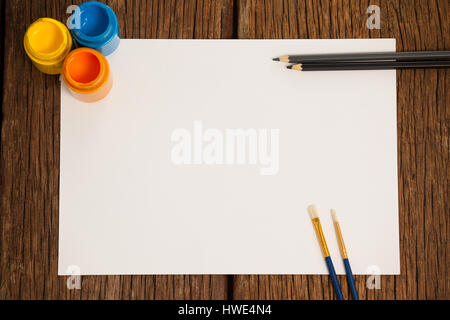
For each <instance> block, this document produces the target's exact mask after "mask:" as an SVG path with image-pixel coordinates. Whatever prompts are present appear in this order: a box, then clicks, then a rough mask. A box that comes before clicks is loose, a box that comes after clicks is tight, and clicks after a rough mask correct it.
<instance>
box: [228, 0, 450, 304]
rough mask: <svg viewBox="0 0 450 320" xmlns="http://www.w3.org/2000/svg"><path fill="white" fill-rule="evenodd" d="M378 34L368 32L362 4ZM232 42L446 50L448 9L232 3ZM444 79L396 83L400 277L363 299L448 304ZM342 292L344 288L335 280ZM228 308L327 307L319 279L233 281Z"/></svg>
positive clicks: (326, 290) (307, 1)
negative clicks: (358, 43)
mask: <svg viewBox="0 0 450 320" xmlns="http://www.w3.org/2000/svg"><path fill="white" fill-rule="evenodd" d="M372 4H376V5H379V6H380V8H381V30H369V29H368V28H367V27H366V20H367V17H368V14H367V13H366V10H367V7H368V6H369V5H372ZM238 9H239V16H238V37H239V38H251V39H254V38H263V39H265V38H300V39H303V38H369V37H375V38H377V37H384V38H396V39H397V50H399V51H406V50H449V48H450V37H449V30H448V29H449V24H448V23H447V20H448V17H449V5H448V1H447V0H433V1H425V0H415V1H407V0H402V1H396V0H379V1H370V2H369V1H363V0H361V1H353V0H332V1H326V0H321V1H313V0H283V1H276V0H265V1H260V0H240V1H239V2H238ZM449 79H450V77H449V71H448V70H415V71H414V70H405V71H399V72H398V73H397V83H398V111H397V114H398V152H399V158H398V166H399V209H400V213H399V214H400V217H399V218H400V254H401V275H400V276H382V281H381V282H382V283H381V290H368V289H367V288H366V281H367V277H364V276H357V277H356V282H357V286H358V289H359V293H360V297H361V298H362V299H436V298H440V299H448V298H449V290H448V289H449V280H448V268H447V267H446V266H448V263H449V245H448V234H449V225H448V212H449V211H448V210H449V208H448V156H449V142H448V121H449V114H450V113H449V107H448V105H449V102H450V101H449V94H448V91H449V90H448V84H449ZM339 280H340V282H341V285H342V287H343V291H344V293H346V296H348V287H347V284H346V280H345V278H344V277H340V279H339ZM233 293H234V294H233V298H235V299H279V298H281V299H330V298H334V293H333V291H332V287H331V284H330V282H329V280H328V277H325V276H276V277H274V276H256V275H255V276H235V277H234V290H233Z"/></svg>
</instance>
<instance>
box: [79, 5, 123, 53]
mask: <svg viewBox="0 0 450 320" xmlns="http://www.w3.org/2000/svg"><path fill="white" fill-rule="evenodd" d="M77 13H78V14H80V22H81V24H80V27H81V28H80V29H73V30H72V33H73V34H74V37H75V39H76V40H77V41H78V42H79V43H80V44H82V45H85V46H87V47H102V46H103V45H104V44H106V43H107V42H108V41H110V40H111V39H113V38H114V37H115V36H116V35H117V34H118V31H119V26H118V22H117V17H116V14H115V13H114V11H113V10H112V9H111V8H110V7H109V6H107V5H105V4H103V3H100V2H98V1H88V2H85V3H83V4H81V5H80V6H79V11H78V12H77ZM77 13H76V14H77Z"/></svg>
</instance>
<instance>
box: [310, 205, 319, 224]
mask: <svg viewBox="0 0 450 320" xmlns="http://www.w3.org/2000/svg"><path fill="white" fill-rule="evenodd" d="M308 212H309V216H310V217H311V220H314V219H316V218H318V217H319V215H318V213H317V208H316V206H315V205H310V206H309V207H308Z"/></svg>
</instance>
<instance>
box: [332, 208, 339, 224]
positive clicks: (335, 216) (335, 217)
mask: <svg viewBox="0 0 450 320" xmlns="http://www.w3.org/2000/svg"><path fill="white" fill-rule="evenodd" d="M331 217H332V218H333V221H334V222H338V218H337V214H336V210H334V209H331Z"/></svg>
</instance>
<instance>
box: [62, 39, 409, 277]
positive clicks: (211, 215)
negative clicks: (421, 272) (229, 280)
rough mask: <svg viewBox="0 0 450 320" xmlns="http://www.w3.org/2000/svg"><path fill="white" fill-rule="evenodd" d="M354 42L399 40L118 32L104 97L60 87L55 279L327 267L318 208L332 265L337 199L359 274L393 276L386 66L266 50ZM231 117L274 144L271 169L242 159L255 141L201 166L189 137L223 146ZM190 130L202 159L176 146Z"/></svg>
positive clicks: (389, 75)
mask: <svg viewBox="0 0 450 320" xmlns="http://www.w3.org/2000/svg"><path fill="white" fill-rule="evenodd" d="M363 51H364V52H373V51H395V40H394V39H378V40H122V41H121V44H120V48H119V50H118V51H117V52H116V53H114V54H113V55H112V56H110V57H108V60H109V61H110V64H111V70H112V73H113V76H114V86H113V89H112V91H111V93H110V95H109V96H108V97H107V98H106V99H104V100H102V101H100V102H98V103H95V104H84V103H81V102H79V101H77V100H75V99H74V98H72V97H71V95H70V94H69V93H68V91H67V89H66V88H65V87H64V85H62V88H61V158H60V162H61V170H60V175H61V176H60V217H59V227H60V228H59V271H58V272H59V274H60V275H66V274H71V273H74V272H80V273H81V274H326V273H327V269H326V266H325V263H324V260H323V257H322V256H321V251H320V248H319V245H318V242H317V240H316V235H315V233H314V229H313V226H312V223H311V221H310V218H309V216H308V213H307V210H306V208H307V206H308V205H310V204H313V203H314V204H316V205H317V206H318V209H319V214H320V218H321V221H322V226H323V229H324V232H325V237H326V239H327V242H328V246H329V249H330V252H331V255H332V258H333V261H334V264H335V267H336V270H337V272H338V273H341V274H342V273H344V268H343V265H342V260H341V258H340V256H339V249H338V245H337V241H336V236H335V232H334V229H333V223H332V220H331V216H330V213H329V209H330V208H335V209H336V210H337V213H338V216H339V218H340V222H341V228H342V231H343V235H344V238H345V242H346V245H347V251H348V253H349V256H350V261H351V265H352V268H353V271H354V273H355V274H372V273H380V274H398V273H399V271H400V262H399V234H398V229H399V226H398V208H397V138H396V127H397V125H396V77H395V71H392V70H387V71H355V72H308V73H307V72H303V73H301V72H297V71H292V70H287V69H285V64H283V63H277V62H273V61H271V58H273V57H277V56H280V55H285V54H294V53H297V54H300V53H304V54H308V53H334V52H363ZM199 125H201V126H202V128H201V129H200V126H199ZM194 127H196V128H195V129H194ZM183 128H184V129H185V130H184V131H183V130H180V129H183ZM239 128H242V129H246V130H248V129H250V130H251V129H254V130H256V132H257V133H258V136H257V139H258V140H257V141H258V142H260V141H262V143H263V144H264V143H265V145H264V146H265V147H273V150H275V149H276V148H275V147H276V145H275V143H276V141H278V165H277V164H276V163H275V162H276V158H277V157H276V156H275V152H273V153H272V155H271V159H270V160H271V161H270V165H269V161H265V162H264V161H263V160H264V158H262V157H260V153H259V152H263V153H264V150H265V149H263V147H264V146H261V147H258V146H257V148H258V153H257V154H258V156H257V158H256V160H255V159H253V160H252V161H249V160H248V159H247V158H249V157H250V154H252V155H255V153H253V152H254V150H253V149H251V147H250V146H251V145H252V144H251V142H249V141H250V139H249V140H248V141H247V142H248V143H247V144H246V148H247V149H244V150H245V152H247V156H248V157H247V158H246V159H245V160H244V161H243V162H244V164H236V163H234V164H220V161H218V160H217V159H219V158H220V155H218V154H217V153H213V154H214V156H217V158H214V157H213V160H214V159H215V160H216V161H218V162H219V164H217V163H215V164H205V162H208V161H209V160H211V153H208V151H205V149H204V148H206V146H207V145H209V144H208V143H207V142H201V141H200V144H201V145H200V144H199V141H198V139H197V138H195V137H200V135H199V134H198V133H199V132H201V133H202V134H205V133H206V135H212V137H213V138H211V137H210V138H211V139H212V140H210V141H215V142H217V141H220V137H219V136H221V135H222V136H221V137H222V138H224V139H225V138H226V137H227V136H226V132H227V131H226V130H227V129H230V130H234V129H239ZM208 129H213V130H208ZM177 130H178V131H177ZM261 130H262V131H261ZM264 130H267V131H264ZM271 130H275V131H271ZM194 131H195V132H194ZM186 132H189V133H191V134H192V135H191V140H192V141H191V142H192V143H193V144H195V146H192V149H191V151H192V154H191V156H192V157H191V159H192V162H197V164H195V163H193V164H176V163H177V159H178V158H176V157H175V158H173V157H172V153H173V152H175V151H174V148H175V146H178V147H180V145H179V142H180V141H185V140H177V139H176V138H177V137H178V138H180V135H179V134H180V133H185V134H186ZM228 132H234V133H236V132H237V131H228ZM261 132H262V133H264V132H266V133H267V134H268V136H269V135H270V134H271V133H272V132H275V133H276V132H278V140H277V139H276V138H275V136H274V138H273V140H270V141H273V143H272V142H270V143H269V142H268V141H269V140H264V135H263V134H261V135H259V133H261ZM177 134H178V136H177ZM196 134H197V135H196ZM195 135H196V136H195ZM194 136H195V137H194ZM172 138H174V139H175V140H174V141H172ZM184 138H186V136H183V139H184ZM203 138H205V137H203ZM206 138H208V137H206ZM180 139H181V138H180ZM186 139H187V138H186ZM194 140H195V141H197V142H194ZM251 141H252V142H254V141H255V140H251ZM236 143H237V142H236ZM184 146H187V144H185V145H184ZM214 146H215V147H218V146H220V144H216V145H214ZM194 148H195V150H194ZM199 150H200V151H199ZM208 150H209V151H211V149H208ZM213 150H216V151H217V150H219V149H217V148H216V149H213ZM222 150H224V153H226V154H222V156H223V157H222V158H223V159H225V160H226V157H228V156H230V153H231V150H233V149H231V148H230V149H226V148H225V147H223V149H222ZM236 150H237V149H236ZM267 150H271V149H270V148H269V149H267ZM184 151H185V152H184V153H183V152H180V153H176V152H175V155H184V156H186V155H188V154H187V151H186V149H184ZM235 152H236V155H237V154H238V153H239V151H235ZM268 152H269V151H267V152H266V154H269V153H268ZM205 154H206V155H205ZM208 154H209V156H210V157H209V158H208ZM174 159H175V161H174ZM182 159H185V160H186V159H187V158H182ZM208 159H209V160H208ZM178 160H179V159H178ZM219 160H220V159H219ZM225 160H224V161H225ZM241 160H242V159H241ZM265 160H267V159H265ZM200 162H201V163H202V164H198V163H200ZM268 167H270V168H271V169H268V170H266V171H265V173H266V174H262V173H264V170H263V169H264V168H268ZM267 173H269V174H267Z"/></svg>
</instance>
